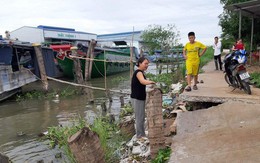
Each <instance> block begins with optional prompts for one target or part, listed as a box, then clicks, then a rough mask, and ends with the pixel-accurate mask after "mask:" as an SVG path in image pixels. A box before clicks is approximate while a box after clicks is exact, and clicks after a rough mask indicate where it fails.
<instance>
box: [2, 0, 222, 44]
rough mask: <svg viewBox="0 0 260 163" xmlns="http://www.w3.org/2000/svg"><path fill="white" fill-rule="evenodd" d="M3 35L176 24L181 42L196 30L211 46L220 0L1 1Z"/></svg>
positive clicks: (105, 31) (126, 29) (218, 31)
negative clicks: (48, 28) (37, 30)
mask: <svg viewBox="0 0 260 163" xmlns="http://www.w3.org/2000/svg"><path fill="white" fill-rule="evenodd" d="M0 3H1V9H0V14H1V16H0V22H1V23H0V35H3V36H4V32H5V31H6V30H8V31H13V30H15V29H18V28H20V27H22V26H32V27H37V26H38V25H47V26H56V27H67V28H74V29H75V30H76V31H82V32H89V33H96V34H110V33H120V32H130V31H133V27H134V30H135V31H139V30H144V29H146V28H147V27H148V25H152V24H156V25H161V26H166V25H167V24H174V25H175V26H176V28H177V30H178V31H180V35H181V36H180V38H181V40H180V43H183V44H185V43H186V42H187V41H188V39H187V33H188V32H190V31H194V32H195V33H196V40H198V41H200V42H202V43H205V44H206V45H211V44H212V43H213V38H214V37H215V36H219V35H220V34H221V27H220V26H219V25H218V22H219V19H218V16H219V15H220V14H221V13H222V11H223V6H222V5H221V4H220V2H219V0H0Z"/></svg>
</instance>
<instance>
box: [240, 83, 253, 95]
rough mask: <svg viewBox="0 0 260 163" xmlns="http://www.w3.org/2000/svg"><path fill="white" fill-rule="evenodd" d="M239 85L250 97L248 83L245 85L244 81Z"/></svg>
mask: <svg viewBox="0 0 260 163" xmlns="http://www.w3.org/2000/svg"><path fill="white" fill-rule="evenodd" d="M241 84H242V88H243V90H244V91H245V92H246V93H247V94H249V95H251V88H250V86H249V83H247V82H245V81H241Z"/></svg>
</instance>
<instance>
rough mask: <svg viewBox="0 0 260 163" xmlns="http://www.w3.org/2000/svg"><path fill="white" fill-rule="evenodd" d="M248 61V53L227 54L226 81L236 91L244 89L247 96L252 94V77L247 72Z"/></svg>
mask: <svg viewBox="0 0 260 163" xmlns="http://www.w3.org/2000/svg"><path fill="white" fill-rule="evenodd" d="M246 61H247V56H246V51H245V50H238V51H235V52H232V53H230V54H227V55H226V56H225V58H224V61H223V62H224V68H225V71H224V73H225V81H226V82H227V83H228V84H229V86H232V87H233V88H234V89H236V88H239V89H241V90H242V89H243V90H244V91H245V92H246V93H247V94H249V95H250V94H251V89H250V86H249V85H250V75H249V73H248V72H247V71H246V67H245V63H246Z"/></svg>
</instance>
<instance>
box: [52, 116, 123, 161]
mask: <svg viewBox="0 0 260 163" xmlns="http://www.w3.org/2000/svg"><path fill="white" fill-rule="evenodd" d="M84 126H86V122H85V120H83V119H82V118H79V119H77V120H73V125H72V126H71V127H50V128H49V129H48V135H47V138H48V139H50V146H51V147H55V146H56V145H58V146H59V147H60V148H62V149H63V150H64V152H65V154H66V155H67V156H68V158H69V161H70V162H72V163H73V162H76V160H75V158H74V156H73V154H72V153H71V151H70V148H69V145H68V142H67V140H68V138H69V137H70V136H72V135H73V134H75V133H76V132H77V131H79V130H80V129H82V128H83V127H84ZM89 127H90V129H91V130H92V131H94V132H96V133H97V134H98V135H99V139H100V142H101V146H102V148H103V150H104V152H105V160H106V162H118V161H119V159H120V158H119V156H118V155H117V151H118V149H119V147H120V146H121V142H123V141H125V140H126V139H127V137H125V136H124V135H121V134H119V132H118V131H119V128H118V127H117V125H116V124H112V123H110V122H109V119H108V118H106V117H102V118H96V119H95V121H94V123H93V124H92V125H90V126H89Z"/></svg>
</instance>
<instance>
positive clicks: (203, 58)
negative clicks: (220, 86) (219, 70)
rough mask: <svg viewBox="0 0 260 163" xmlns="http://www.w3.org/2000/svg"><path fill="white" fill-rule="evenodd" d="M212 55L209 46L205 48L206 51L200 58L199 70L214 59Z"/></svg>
mask: <svg viewBox="0 0 260 163" xmlns="http://www.w3.org/2000/svg"><path fill="white" fill-rule="evenodd" d="M213 53H214V50H213V48H212V47H211V46H210V47H208V48H207V51H206V52H205V53H204V55H203V56H201V57H200V70H201V68H202V67H203V66H205V65H206V64H207V63H209V62H210V61H212V59H213V58H214V57H213Z"/></svg>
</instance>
